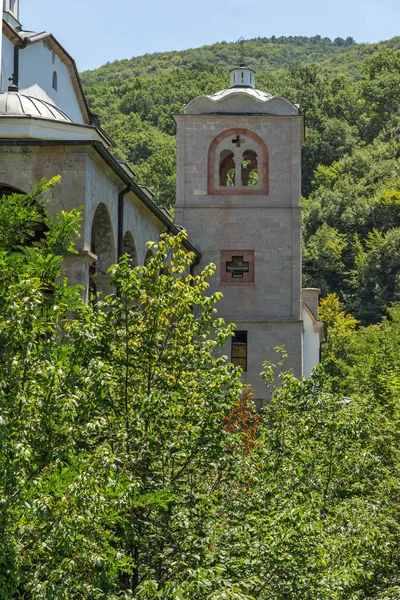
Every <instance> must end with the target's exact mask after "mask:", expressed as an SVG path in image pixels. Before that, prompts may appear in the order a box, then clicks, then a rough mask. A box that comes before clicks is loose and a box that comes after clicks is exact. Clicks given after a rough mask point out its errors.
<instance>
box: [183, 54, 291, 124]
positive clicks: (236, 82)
mask: <svg viewBox="0 0 400 600" xmlns="http://www.w3.org/2000/svg"><path fill="white" fill-rule="evenodd" d="M230 75H231V86H230V87H229V88H227V89H225V90H221V91H219V92H216V93H215V94H211V95H208V96H206V95H204V94H203V95H201V96H196V98H193V100H191V101H190V102H189V103H188V104H187V105H186V106H185V109H186V113H187V114H223V113H225V114H253V115H255V114H270V115H298V114H299V110H298V106H296V105H295V104H292V102H290V101H289V100H287V99H286V98H283V97H282V96H272V95H271V94H268V93H267V92H262V91H261V90H257V89H256V87H255V77H254V71H253V69H249V68H247V67H244V66H239V67H235V68H234V69H231V71H230Z"/></svg>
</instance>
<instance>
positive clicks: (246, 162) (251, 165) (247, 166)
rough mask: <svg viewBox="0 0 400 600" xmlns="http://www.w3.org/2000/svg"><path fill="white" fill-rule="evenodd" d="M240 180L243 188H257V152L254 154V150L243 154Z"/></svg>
mask: <svg viewBox="0 0 400 600" xmlns="http://www.w3.org/2000/svg"><path fill="white" fill-rule="evenodd" d="M241 178H242V185H243V186H244V187H257V186H258V162H257V152H254V150H245V151H244V152H243V158H242V173H241Z"/></svg>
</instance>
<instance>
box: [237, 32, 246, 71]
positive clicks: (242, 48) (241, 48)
mask: <svg viewBox="0 0 400 600" xmlns="http://www.w3.org/2000/svg"><path fill="white" fill-rule="evenodd" d="M238 44H239V56H240V66H241V67H243V66H244V64H245V62H244V53H245V45H244V38H243V37H241V38H239V39H238Z"/></svg>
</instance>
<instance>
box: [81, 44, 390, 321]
mask: <svg viewBox="0 0 400 600" xmlns="http://www.w3.org/2000/svg"><path fill="white" fill-rule="evenodd" d="M239 53H240V47H239V46H238V44H228V43H219V44H214V45H213V46H204V47H203V48H199V49H193V50H186V51H183V52H170V53H165V54H151V55H145V56H141V57H137V58H132V59H131V60H123V61H117V62H113V63H111V64H107V65H104V66H103V67H101V68H99V69H97V70H95V71H90V72H86V73H83V75H82V77H83V83H84V88H85V91H86V93H87V96H88V100H89V104H90V106H91V109H92V111H93V113H94V114H95V115H96V116H97V117H98V118H99V120H100V122H101V124H102V126H103V127H104V129H105V130H106V131H107V132H108V133H109V134H110V135H111V136H112V138H113V139H114V141H115V144H116V148H115V154H116V155H117V156H118V158H120V159H124V160H127V161H128V162H129V163H130V164H131V165H132V166H133V167H134V169H135V171H136V172H137V176H138V179H139V181H140V182H141V183H144V184H146V185H148V186H149V187H150V188H151V189H152V190H153V191H154V192H155V193H156V194H157V201H158V203H159V204H161V205H166V206H170V207H172V206H173V205H174V199H175V123H174V120H173V118H172V115H173V114H176V113H180V112H182V111H183V107H184V105H185V104H186V103H187V102H188V101H189V100H190V99H191V98H193V97H194V96H196V95H198V94H203V93H206V94H208V93H213V92H215V91H217V90H220V89H224V88H225V87H228V85H229V73H228V70H229V68H231V67H233V66H234V65H235V64H236V63H237V62H238V61H239V60H240V58H239ZM245 53H246V57H247V64H248V66H250V67H252V68H253V69H254V70H255V71H256V85H257V87H258V88H259V89H261V90H265V91H268V92H269V93H272V94H279V95H284V96H286V97H287V98H289V99H290V100H291V101H292V102H295V103H298V104H300V110H301V112H302V113H303V114H304V115H305V118H306V143H305V145H304V148H303V206H304V261H303V272H304V281H303V283H304V287H309V286H311V287H319V288H321V292H322V295H323V296H324V297H325V296H326V295H327V294H328V293H337V294H338V295H339V296H340V299H341V301H342V302H343V305H344V307H345V309H346V310H348V311H350V312H351V313H352V314H353V315H354V316H355V317H356V318H357V319H358V320H359V321H360V322H361V323H362V324H368V323H376V322H378V321H379V320H380V319H381V318H382V316H383V315H384V314H385V310H386V308H387V307H388V306H390V304H391V303H392V302H394V301H395V300H398V299H399V298H400V279H399V275H398V273H399V267H400V231H399V229H398V227H399V226H400V216H399V209H398V207H399V202H400V187H399V185H400V172H399V168H400V163H399V156H400V142H399V140H398V138H399V136H398V132H399V129H400V114H399V111H400V108H399V106H400V104H399V98H400V38H393V39H392V40H389V41H385V42H382V43H379V44H355V42H354V40H353V39H352V38H347V39H346V40H344V39H342V38H337V39H335V40H333V41H331V40H330V39H329V38H321V37H320V36H315V37H312V38H306V37H288V38H260V39H255V40H248V41H246V43H245Z"/></svg>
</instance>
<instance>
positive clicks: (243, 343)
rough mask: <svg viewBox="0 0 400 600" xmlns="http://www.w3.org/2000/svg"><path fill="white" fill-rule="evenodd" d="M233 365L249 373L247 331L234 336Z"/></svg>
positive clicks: (237, 332) (236, 332)
mask: <svg viewBox="0 0 400 600" xmlns="http://www.w3.org/2000/svg"><path fill="white" fill-rule="evenodd" d="M232 364H233V365H235V367H241V368H242V370H243V371H244V372H246V371H247V331H235V333H234V335H233V338H232Z"/></svg>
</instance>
